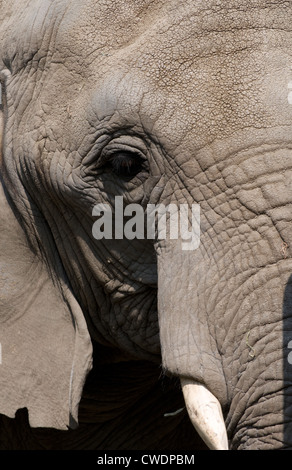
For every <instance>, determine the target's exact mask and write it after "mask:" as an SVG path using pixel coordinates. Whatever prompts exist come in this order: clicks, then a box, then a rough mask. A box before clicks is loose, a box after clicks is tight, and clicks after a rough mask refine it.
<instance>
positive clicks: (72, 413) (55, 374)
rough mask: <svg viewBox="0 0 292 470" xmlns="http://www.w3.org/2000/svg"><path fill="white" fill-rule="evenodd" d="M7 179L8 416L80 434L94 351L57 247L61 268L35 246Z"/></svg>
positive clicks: (3, 337) (3, 334)
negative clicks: (21, 412) (21, 413)
mask: <svg viewBox="0 0 292 470" xmlns="http://www.w3.org/2000/svg"><path fill="white" fill-rule="evenodd" d="M22 225H23V223H22V222H20V219H19V220H18V217H17V216H16V215H15V211H14V210H13V203H12V201H11V200H10V197H9V195H8V194H7V191H6V190H5V187H4V184H3V181H2V180H1V179H0V413H1V414H4V415H6V416H9V417H14V416H15V413H16V411H17V410H18V409H20V408H27V410H28V415H29V422H30V425H31V426H32V427H52V428H56V429H62V430H65V429H68V427H71V428H74V427H76V425H77V421H78V405H79V401H80V398H81V394H82V390H83V385H84V382H85V379H86V375H87V373H88V372H89V370H90V369H91V364H92V345H91V340H90V337H89V334H88V330H87V326H86V323H85V319H84V317H83V313H82V311H81V309H80V307H79V304H78V303H77V301H76V300H75V298H74V296H73V295H72V292H71V290H70V288H69V285H68V282H67V280H66V275H65V273H64V271H63V267H62V264H61V262H60V261H59V258H58V255H57V254H56V252H55V251H54V246H53V243H52V242H50V241H48V240H49V238H48V240H44V243H47V244H50V243H51V248H50V249H49V250H50V251H49V252H50V253H51V256H52V260H51V261H52V262H53V268H52V267H50V265H49V264H48V263H47V262H46V261H45V259H43V258H42V256H40V255H39V254H37V253H36V252H34V251H33V250H32V248H31V247H30V245H29V243H28V241H27V237H26V235H25V232H24V230H23V228H22Z"/></svg>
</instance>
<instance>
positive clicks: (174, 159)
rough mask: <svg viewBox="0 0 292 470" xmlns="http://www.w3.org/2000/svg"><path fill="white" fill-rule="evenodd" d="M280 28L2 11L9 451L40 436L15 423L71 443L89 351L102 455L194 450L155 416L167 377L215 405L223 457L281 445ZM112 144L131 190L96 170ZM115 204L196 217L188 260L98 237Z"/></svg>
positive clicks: (102, 2) (0, 286) (287, 329)
mask: <svg viewBox="0 0 292 470" xmlns="http://www.w3.org/2000/svg"><path fill="white" fill-rule="evenodd" d="M291 18H292V7H291V2H288V1H280V0H278V1H274V2H269V1H265V0H249V1H247V0H224V1H223V0H222V1H220V0H219V1H218V0H216V1H215V0H207V1H205V0H204V1H203V0H202V1H201V0H198V1H195V2H194V1H193V0H189V1H188V0H187V1H185V2H180V1H178V0H167V1H166V0H165V1H164V0H159V1H155V2H151V1H149V0H135V1H134V0H129V1H124V0H85V1H83V2H79V1H77V0H55V1H54V2H51V1H46V0H21V1H20V0H17V1H9V2H8V1H3V0H2V1H0V24H1V27H0V71H1V74H2V75H1V76H2V83H3V85H4V88H5V90H4V91H5V93H4V98H5V102H4V141H3V155H2V169H1V172H2V178H3V186H4V191H5V194H4V193H3V194H2V193H1V213H0V217H1V235H0V243H1V245H0V248H1V264H0V295H1V297H0V301H1V314H0V315H1V316H0V322H1V330H0V336H1V338H0V342H1V345H2V365H1V366H0V374H1V375H0V383H1V394H0V395H1V398H0V412H1V413H2V414H3V415H6V416H8V417H9V418H4V417H3V418H2V425H3V426H4V429H5V436H6V438H7V436H9V431H8V429H11V426H12V428H13V427H14V428H15V429H22V432H21V434H22V438H20V437H16V436H17V432H16V433H14V434H13V433H11V436H12V435H13V436H14V437H11V438H10V441H9V443H8V444H5V443H4V444H3V448H5V446H6V447H7V446H8V447H9V446H10V448H11V447H12V448H14V447H16V448H17V447H19V448H21V447H22V446H25V444H23V442H22V440H25V437H23V436H25V435H27V436H31V433H32V432H34V431H32V430H30V428H28V427H26V428H25V429H23V428H21V426H24V424H23V421H21V420H20V421H19V427H18V428H17V424H15V423H17V419H16V420H15V421H14V420H13V419H12V418H14V415H15V412H16V411H17V410H18V409H21V408H27V409H28V414H29V420H30V424H31V426H32V428H35V427H45V428H56V429H59V430H64V429H66V428H67V426H71V427H73V428H74V427H75V424H76V421H77V416H78V404H79V400H80V397H81V394H82V390H83V385H84V381H85V380H86V378H87V374H88V372H89V370H90V369H91V367H92V359H91V358H92V344H93V345H94V349H95V351H96V354H95V361H96V362H94V363H93V364H94V365H93V369H92V372H91V374H93V375H90V376H89V377H97V378H96V380H92V382H93V383H94V386H93V389H92V390H93V391H92V390H91V392H90V393H91V395H90V399H91V401H94V400H95V398H94V397H95V396H96V397H98V398H96V403H97V406H96V409H97V410H99V411H95V413H96V416H97V414H98V413H100V414H101V415H105V416H106V415H107V414H108V420H107V418H106V417H104V419H101V418H100V415H98V416H99V417H98V418H95V421H94V422H95V428H94V429H95V431H96V434H95V436H96V438H95V445H96V446H97V448H111V449H116V448H127V446H128V448H145V447H146V448H147V446H153V445H154V442H156V443H157V444H156V445H157V446H159V445H161V448H167V445H170V444H167V443H169V442H170V443H171V446H172V447H173V448H180V447H181V448H187V449H189V450H191V449H193V448H195V447H196V446H198V447H200V443H199V441H198V439H197V437H196V433H195V431H193V430H192V429H191V428H189V423H188V420H187V417H186V414H185V412H183V413H182V414H181V416H179V415H178V417H173V418H171V417H170V418H164V417H163V414H164V413H165V412H166V411H168V412H171V411H172V412H173V411H175V410H176V409H177V408H179V407H180V406H183V405H182V404H181V402H180V398H178V392H179V390H178V387H177V385H169V384H171V383H172V381H175V378H178V377H189V378H192V379H195V380H198V381H200V382H203V383H204V384H205V385H206V386H207V387H208V388H209V390H211V391H212V393H213V394H214V395H215V396H216V397H217V398H218V400H219V401H220V403H221V405H222V408H223V411H224V418H225V422H226V427H227V431H228V436H229V439H230V447H231V448H233V449H278V448H292V429H291V425H290V422H291V418H292V416H291V409H292V407H291V405H292V399H291V393H292V383H291V378H292V366H291V365H289V362H288V353H289V349H288V343H289V341H290V340H292V323H291V319H290V317H291V307H292V301H291V299H292V297H291V280H290V275H291V273H292V261H291V248H290V247H292V236H291V228H290V227H291V218H292V213H291V201H292V190H291V181H292V140H291V136H292V106H291V104H289V100H288V92H289V89H288V85H289V83H290V82H292V32H291V29H292V21H291ZM125 148H126V149H127V150H128V151H131V152H133V153H134V154H137V152H140V153H141V154H142V155H143V158H145V159H147V160H148V165H149V168H148V169H147V170H143V171H141V172H140V173H139V174H138V175H137V176H136V177H134V178H132V179H131V180H130V181H128V180H127V179H125V178H123V177H120V176H117V175H116V174H115V173H114V172H113V171H111V169H110V168H109V167H106V166H105V165H103V166H102V165H101V164H100V161H101V158H104V156H105V155H106V154H107V153H109V151H110V150H111V151H114V152H116V153H118V152H119V151H121V150H122V149H125ZM116 195H123V197H124V203H125V205H126V204H127V203H133V202H135V203H143V205H144V206H146V204H148V203H163V204H168V203H170V202H174V203H177V202H181V201H184V202H185V201H187V202H188V204H193V203H199V204H200V206H201V243H200V247H199V249H197V250H195V251H193V252H183V251H182V250H181V249H180V248H179V243H177V244H176V243H174V244H173V245H171V244H170V243H167V242H161V241H159V240H154V241H151V240H150V241H143V240H140V241H137V240H134V241H127V240H123V241H120V240H116V241H115V240H113V241H96V240H95V239H94V238H93V237H92V233H91V229H92V224H93V222H94V220H95V219H94V218H93V217H92V215H91V213H92V208H93V206H94V205H95V204H96V203H99V202H105V203H110V204H112V203H113V200H114V196H116ZM157 306H158V307H157ZM161 356H162V359H161ZM140 361H141V362H140ZM106 363H108V364H106ZM151 364H152V365H151ZM161 364H162V367H163V371H164V374H165V375H166V377H165V380H166V381H169V380H170V382H167V384H168V385H167V386H166V387H165V388H167V390H166V389H164V388H163V385H162V386H161V385H159V383H160V382H159V380H160V379H159V377H160V373H159V369H160V366H161ZM96 371H97V372H96ZM129 371H130V372H129ZM112 372H113V374H116V375H113V374H112ZM94 374H95V375H94ZM128 376H131V380H130V379H129V380H128ZM167 377H173V379H168V378H167ZM123 379H124V380H123ZM98 384H100V387H98V386H97V385H98ZM105 384H108V388H106V386H105ZM127 384H129V387H128V386H127ZM168 387H170V391H169V390H168ZM85 390H86V387H85ZM146 391H147V393H146ZM148 392H149V393H148ZM94 393H95V394H96V395H94ZM131 394H132V395H131ZM164 394H165V395H164ZM109 396H110V397H112V398H111V400H110V398H109ZM126 396H127V397H129V399H130V400H131V406H132V411H131V412H128V415H127V411H129V403H128V408H127V406H124V407H123V404H124V403H125V397H126ZM163 397H165V398H163ZM110 401H111V403H112V404H111V405H109V403H110ZM81 403H83V402H81ZM160 406H161V408H160ZM80 409H82V410H83V412H82V413H83V414H82V413H81V418H82V419H83V421H84V422H85V423H89V422H91V418H90V412H89V411H90V407H89V411H88V412H87V413H86V411H85V412H84V409H83V408H80ZM117 409H118V411H117V412H116V414H115V413H114V412H113V410H117ZM85 410H86V406H85ZM100 410H101V411H100ZM84 416H85V417H84ZM123 416H124V421H123V419H122V417H123ZM108 422H110V423H115V425H114V427H113V425H111V426H112V427H111V429H110V427H109V426H110V425H109V424H108ZM137 422H139V423H140V427H135V426H137ZM100 423H101V424H100ZM125 423H126V424H125ZM131 426H132V428H131ZM9 427H10V428H9ZM102 427H103V429H104V430H106V431H104V433H103V434H102V433H101V429H102ZM14 428H13V429H14ZM133 430H134V431H133ZM81 431H84V432H85V434H86V426H84V423H83V424H82V425H81ZM43 432H44V433H45V434H42V433H41V434H40V436H39V439H40V441H41V444H39V445H45V444H44V442H45V438H47V437H48V436H50V433H49V434H47V433H46V432H45V431H43ZM59 432H60V431H59ZM78 432H79V433H80V428H79V431H78V430H76V431H70V432H66V433H65V434H66V435H68V433H69V436H70V439H71V444H70V440H69V441H66V442H67V444H66V445H67V446H69V447H70V445H71V447H74V445H75V440H74V439H75V437H74V436H75V434H74V433H78ZM52 433H53V434H52V435H53V436H55V437H56V435H58V431H55V433H57V434H54V432H53V431H52ZM133 433H134V434H135V439H134V438H133V437H130V436H133ZM85 434H84V435H85ZM107 434H108V435H110V436H111V437H110V438H109V437H108V438H106V437H105V435H107ZM52 435H51V436H52ZM61 435H62V436H63V433H62V432H61ZM150 435H151V436H153V440H154V442H152V441H151V439H150V438H149V436H150ZM34 436H37V434H35V435H34ZM121 436H123V437H121ZM161 436H162V438H161ZM48 438H50V437H48ZM171 438H173V439H174V440H173V441H171ZM7 439H8V438H7ZM51 439H53V438H51ZM149 439H150V440H149ZM163 439H164V441H165V442H164V441H163ZM179 439H181V441H180V440H179ZM27 440H28V442H30V438H27ZM2 441H3V442H4V437H3V436H2ZM80 441H82V435H81V437H80ZM49 442H51V443H52V442H55V441H53V440H51V441H49ZM56 442H58V443H60V442H61V441H60V440H58V438H56ZM68 442H69V443H68ZM86 442H87V444H86V443H84V446H85V447H86V445H88V446H90V444H89V440H87V441H86ZM27 445H28V446H29V445H30V446H32V447H33V446H35V447H37V444H36V441H33V444H32V443H31V442H30V444H27ZM51 445H56V446H58V444H56V443H55V444H51ZM131 446H132V447H131ZM152 448H153V447H152Z"/></svg>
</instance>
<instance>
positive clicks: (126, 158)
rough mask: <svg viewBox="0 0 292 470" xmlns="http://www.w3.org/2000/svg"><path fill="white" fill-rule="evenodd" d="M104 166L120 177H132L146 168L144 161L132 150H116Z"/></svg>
mask: <svg viewBox="0 0 292 470" xmlns="http://www.w3.org/2000/svg"><path fill="white" fill-rule="evenodd" d="M106 167H107V168H108V169H110V170H111V171H112V172H113V173H114V174H116V175H117V176H120V177H134V176H136V175H137V174H138V173H140V172H141V171H143V170H146V162H145V160H144V159H143V158H142V157H140V155H138V154H135V153H133V152H125V151H123V152H116V153H114V154H113V155H111V156H110V158H109V159H108V160H107V163H106Z"/></svg>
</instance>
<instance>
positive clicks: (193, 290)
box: [157, 235, 292, 449]
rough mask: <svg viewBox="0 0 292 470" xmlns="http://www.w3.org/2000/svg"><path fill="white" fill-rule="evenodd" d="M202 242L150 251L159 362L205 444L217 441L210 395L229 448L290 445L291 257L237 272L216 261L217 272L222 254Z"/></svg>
mask: <svg viewBox="0 0 292 470" xmlns="http://www.w3.org/2000/svg"><path fill="white" fill-rule="evenodd" d="M203 236H204V235H203ZM204 245H205V246H206V242H205V240H203V243H202V240H201V246H200V248H199V249H197V250H195V251H193V252H183V251H182V250H181V248H180V244H179V242H171V243H170V242H169V243H167V244H165V245H164V246H162V245H161V244H160V245H159V247H158V249H157V254H158V314H159V328H160V339H161V348H162V361H163V366H164V368H165V370H166V371H167V372H169V373H170V374H172V375H175V376H178V377H180V379H181V383H182V389H183V394H184V397H185V400H186V407H187V410H188V412H189V415H190V417H191V420H192V422H193V424H194V425H195V427H196V429H197V431H198V432H199V434H200V435H201V437H203V439H204V440H205V442H206V443H207V444H208V445H209V447H210V448H214V449H221V448H226V447H227V438H226V434H225V430H224V427H223V418H222V416H221V410H220V408H219V407H218V402H219V403H220V405H221V407H222V409H223V414H224V420H225V423H226V428H227V431H228V436H229V439H230V446H231V448H238V449H265V448H269V447H271V445H272V446H273V448H278V447H280V448H282V447H283V443H284V447H285V448H290V447H291V445H292V439H291V435H292V433H291V431H292V429H291V425H289V424H286V423H289V422H292V412H291V409H292V406H291V405H292V399H291V396H292V365H291V364H292V358H291V357H290V356H291V354H290V356H289V347H290V349H292V321H291V307H290V306H291V300H292V287H291V286H292V282H291V278H290V273H291V272H292V260H291V259H290V258H288V256H284V255H282V256H281V253H280V251H279V253H280V254H279V257H278V259H277V261H276V262H273V263H267V264H265V265H262V264H261V266H260V267H258V268H257V269H255V267H254V266H252V267H251V269H246V271H245V272H244V273H243V274H242V272H240V273H238V274H237V273H236V272H234V266H235V265H233V264H232V263H229V264H228V263H226V259H225V266H226V269H225V273H224V275H223V274H222V272H220V270H219V268H220V263H221V260H222V253H218V254H217V256H216V255H215V254H214V253H213V256H212V257H210V256H209V257H208V256H207V250H206V249H204ZM258 246H259V250H260V245H258ZM254 251H255V249H254ZM253 254H254V253H253ZM225 256H226V255H225ZM245 256H246V259H249V260H251V259H252V260H253V261H255V260H257V259H258V258H257V255H256V254H255V256H253V258H251V257H249V256H248V253H245ZM223 258H224V255H223ZM235 267H236V266H235ZM231 271H232V273H233V276H232V273H231ZM220 274H221V279H220V278H219V275H220ZM243 276H244V279H243ZM223 277H224V279H223ZM289 345H290V346H289ZM289 358H290V359H289ZM208 396H209V399H208ZM210 415H211V418H210ZM289 426H290V427H289ZM272 441H273V442H272Z"/></svg>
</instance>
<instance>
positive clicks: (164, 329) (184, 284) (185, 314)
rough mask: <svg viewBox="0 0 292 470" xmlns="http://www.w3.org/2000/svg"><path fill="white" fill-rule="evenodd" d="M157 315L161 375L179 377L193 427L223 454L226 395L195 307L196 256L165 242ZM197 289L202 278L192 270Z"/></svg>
mask: <svg viewBox="0 0 292 470" xmlns="http://www.w3.org/2000/svg"><path fill="white" fill-rule="evenodd" d="M157 253H158V313H159V328H160V340H161V348H162V362H163V367H164V368H165V370H166V371H167V372H169V373H171V374H173V375H175V376H178V377H180V378H181V384H182V390H183V394H184V398H185V401H186V407H187V410H188V412H189V416H190V418H191V421H192V423H193V424H194V426H195V428H196V429H197V431H198V433H199V434H200V435H201V437H202V438H203V440H204V441H205V442H206V443H207V445H208V446H209V447H210V448H211V449H214V450H215V449H216V450H223V449H227V447H228V443H227V435H226V430H225V425H224V421H223V417H222V412H221V406H220V404H221V405H223V406H224V405H225V404H226V402H227V391H226V383H225V378H224V373H223V369H222V362H221V357H220V352H219V351H218V348H217V344H216V337H215V332H214V328H213V326H212V324H211V322H209V321H208V320H209V319H208V318H206V317H205V316H204V312H203V310H202V308H201V306H200V304H199V302H198V299H199V296H198V295H197V290H196V288H194V282H193V281H194V266H197V265H198V263H199V258H200V252H199V250H196V251H190V252H189V251H188V252H185V251H183V250H182V249H181V243H180V242H179V241H177V242H168V244H167V245H165V246H163V247H162V246H161V244H160V246H159V248H158V250H157ZM195 273H196V274H195V275H196V276H198V277H197V281H196V283H195V285H196V286H199V284H200V273H199V272H198V270H195Z"/></svg>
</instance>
